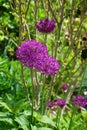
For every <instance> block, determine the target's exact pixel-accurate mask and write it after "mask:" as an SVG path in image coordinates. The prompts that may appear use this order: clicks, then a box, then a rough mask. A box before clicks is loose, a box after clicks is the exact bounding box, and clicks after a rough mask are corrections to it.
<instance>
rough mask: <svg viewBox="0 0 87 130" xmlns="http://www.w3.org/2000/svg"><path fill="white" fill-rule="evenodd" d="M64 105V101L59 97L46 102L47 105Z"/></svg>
mask: <svg viewBox="0 0 87 130" xmlns="http://www.w3.org/2000/svg"><path fill="white" fill-rule="evenodd" d="M65 105H66V101H65V100H63V99H60V98H58V99H57V100H56V101H53V102H52V101H51V102H48V107H54V106H59V107H61V108H63V107H64V106H65Z"/></svg>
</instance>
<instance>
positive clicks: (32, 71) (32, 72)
mask: <svg viewBox="0 0 87 130" xmlns="http://www.w3.org/2000/svg"><path fill="white" fill-rule="evenodd" d="M33 76H34V70H33V69H31V83H32V109H31V124H32V123H33V108H34V82H33Z"/></svg>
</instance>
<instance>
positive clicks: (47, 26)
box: [36, 18, 55, 33]
mask: <svg viewBox="0 0 87 130" xmlns="http://www.w3.org/2000/svg"><path fill="white" fill-rule="evenodd" d="M36 28H37V30H38V31H39V32H42V33H50V32H52V31H53V30H54V28H55V22H54V20H49V19H48V18H46V19H43V20H41V21H40V22H39V23H37V25H36Z"/></svg>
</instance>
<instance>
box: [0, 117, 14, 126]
mask: <svg viewBox="0 0 87 130" xmlns="http://www.w3.org/2000/svg"><path fill="white" fill-rule="evenodd" d="M0 121H2V122H5V123H6V122H7V123H9V124H11V125H13V120H12V119H11V118H6V117H5V118H0Z"/></svg>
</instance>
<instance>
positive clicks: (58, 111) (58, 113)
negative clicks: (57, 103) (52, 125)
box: [56, 107, 61, 130]
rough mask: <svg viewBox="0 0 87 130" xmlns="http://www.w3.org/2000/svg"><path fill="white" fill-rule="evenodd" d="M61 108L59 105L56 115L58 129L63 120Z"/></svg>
mask: <svg viewBox="0 0 87 130" xmlns="http://www.w3.org/2000/svg"><path fill="white" fill-rule="evenodd" d="M60 115H61V108H60V107H58V110H57V116H56V127H57V130H59V124H60V121H61V118H60V117H61V116H60Z"/></svg>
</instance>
